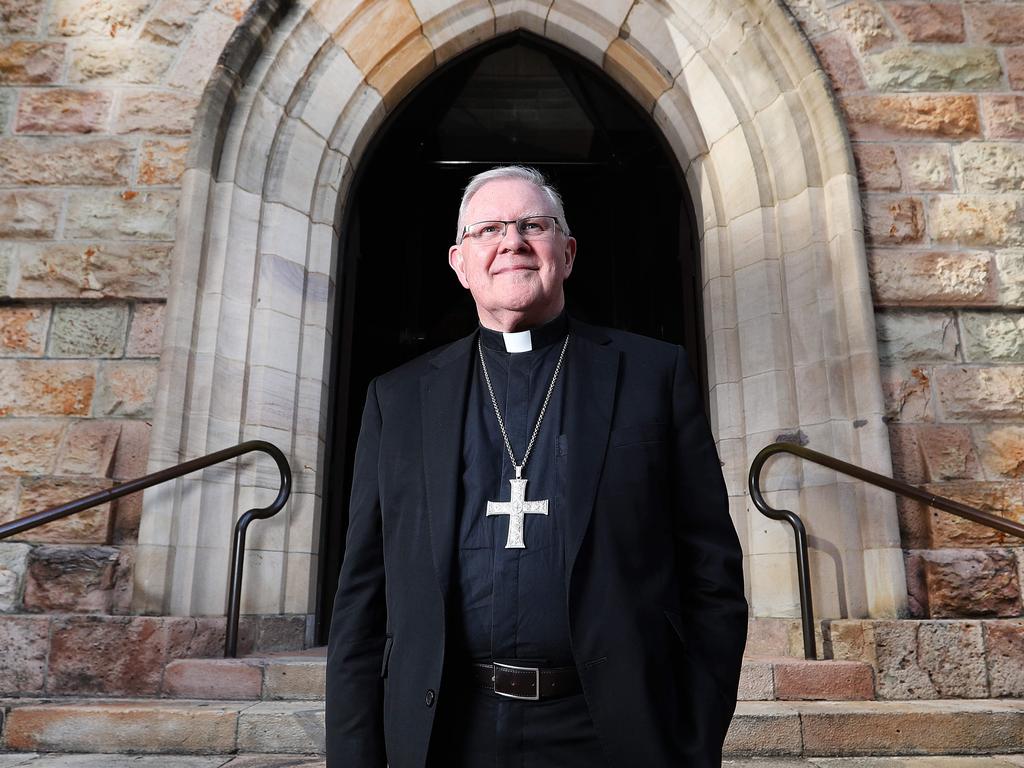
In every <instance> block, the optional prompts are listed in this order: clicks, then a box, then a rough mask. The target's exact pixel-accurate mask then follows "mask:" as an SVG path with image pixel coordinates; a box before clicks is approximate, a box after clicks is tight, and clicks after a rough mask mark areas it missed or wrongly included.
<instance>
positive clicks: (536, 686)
mask: <svg viewBox="0 0 1024 768" xmlns="http://www.w3.org/2000/svg"><path fill="white" fill-rule="evenodd" d="M492 663H493V665H494V667H495V673H494V677H493V679H492V680H491V688H492V690H493V691H494V692H495V693H496V694H497V695H498V696H505V697H506V698H509V699H520V700H523V701H539V700H540V667H516V666H513V665H512V664H500V663H498V662H497V661H495V662H492ZM498 667H501V668H502V669H514V670H516V671H517V672H533V695H532V696H528V695H521V694H518V693H505V692H504V691H499V690H498V688H497V685H498V674H497V668H498Z"/></svg>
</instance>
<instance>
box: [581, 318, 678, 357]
mask: <svg viewBox="0 0 1024 768" xmlns="http://www.w3.org/2000/svg"><path fill="white" fill-rule="evenodd" d="M572 328H573V331H575V332H576V333H577V334H578V335H579V336H582V337H583V338H586V339H589V340H591V341H593V342H595V343H597V344H602V345H608V346H610V347H611V348H613V349H616V350H618V351H619V352H622V353H623V354H625V355H627V356H629V357H638V358H649V359H653V360H666V361H674V360H675V359H676V357H677V355H678V354H679V350H680V347H679V345H678V344H672V343H671V342H668V341H662V340H661V339H653V338H651V337H650V336H642V335H641V334H639V333H633V332H632V331H623V330H619V329H618V328H608V327H606V326H603V325H591V324H590V323H584V322H582V321H578V320H573V323H572Z"/></svg>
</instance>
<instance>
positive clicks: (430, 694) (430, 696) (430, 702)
mask: <svg viewBox="0 0 1024 768" xmlns="http://www.w3.org/2000/svg"><path fill="white" fill-rule="evenodd" d="M435 698H436V697H435V694H434V689H433V688H427V695H426V696H424V697H423V702H424V703H425V704H426V705H427V706H428V707H432V706H434V699H435Z"/></svg>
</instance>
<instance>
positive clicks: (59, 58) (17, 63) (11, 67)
mask: <svg viewBox="0 0 1024 768" xmlns="http://www.w3.org/2000/svg"><path fill="white" fill-rule="evenodd" d="M63 64H64V45H63V44H62V43H36V42H29V41H27V40H17V41H15V42H13V43H10V44H9V45H6V46H3V47H0V85H38V84H40V83H52V82H55V81H56V80H57V78H59V77H60V70H61V67H62V66H63Z"/></svg>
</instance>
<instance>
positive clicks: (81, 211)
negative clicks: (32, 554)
mask: <svg viewBox="0 0 1024 768" xmlns="http://www.w3.org/2000/svg"><path fill="white" fill-rule="evenodd" d="M177 208H178V193H177V191H176V190H150V191H139V192H136V191H134V190H127V191H124V192H120V193H117V192H111V191H107V190H95V189H93V190H88V191H81V192H79V191H75V192H72V193H71V195H70V200H69V203H68V211H67V221H66V223H65V232H66V234H67V236H68V237H78V238H90V237H98V238H111V239H117V238H120V237H139V238H147V239H150V240H173V239H174V219H175V215H176V214H177Z"/></svg>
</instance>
